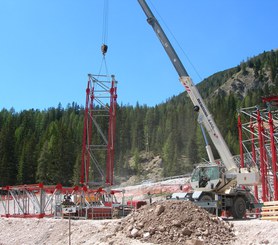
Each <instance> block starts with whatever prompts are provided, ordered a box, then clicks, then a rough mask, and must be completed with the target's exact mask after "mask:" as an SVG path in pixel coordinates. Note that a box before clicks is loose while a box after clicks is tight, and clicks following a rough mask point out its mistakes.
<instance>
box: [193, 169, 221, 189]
mask: <svg viewBox="0 0 278 245" xmlns="http://www.w3.org/2000/svg"><path fill="white" fill-rule="evenodd" d="M220 169H221V167H219V165H217V164H206V165H199V166H197V167H196V168H195V169H194V171H193V173H192V176H191V180H190V183H191V186H192V188H193V189H194V190H196V189H198V190H203V191H211V190H214V189H215V188H216V186H217V185H218V184H219V183H220V181H221V176H220V172H221V170H220Z"/></svg>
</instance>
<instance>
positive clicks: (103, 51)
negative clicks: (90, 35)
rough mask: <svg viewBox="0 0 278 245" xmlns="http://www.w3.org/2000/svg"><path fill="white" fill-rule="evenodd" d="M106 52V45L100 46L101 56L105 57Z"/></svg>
mask: <svg viewBox="0 0 278 245" xmlns="http://www.w3.org/2000/svg"><path fill="white" fill-rule="evenodd" d="M107 50H108V46H107V45H106V44H102V46H101V52H102V54H103V55H105V54H106V53H107Z"/></svg>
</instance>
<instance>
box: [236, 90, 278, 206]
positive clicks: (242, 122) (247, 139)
mask: <svg viewBox="0 0 278 245" xmlns="http://www.w3.org/2000/svg"><path fill="white" fill-rule="evenodd" d="M277 101H278V97H276V96H273V97H269V98H264V99H263V102H265V103H266V108H259V107H256V106H254V107H249V108H242V109H241V110H240V112H239V114H238V129H239V141H240V142H239V143H240V156H241V158H240V165H241V167H244V166H245V167H246V166H250V165H256V166H257V167H258V168H259V169H260V173H261V182H262V184H261V187H260V189H259V191H258V187H257V186H255V187H254V192H255V196H256V198H259V193H260V198H261V199H262V201H271V200H278V181H277V144H278V109H277V107H276V105H277ZM244 155H248V156H249V159H252V161H249V163H247V161H246V160H245V159H244Z"/></svg>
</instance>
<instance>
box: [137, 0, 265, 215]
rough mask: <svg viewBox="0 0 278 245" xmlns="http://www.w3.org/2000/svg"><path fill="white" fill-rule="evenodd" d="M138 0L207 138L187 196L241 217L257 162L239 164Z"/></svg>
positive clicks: (248, 200) (247, 205) (257, 179)
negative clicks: (203, 161)
mask: <svg viewBox="0 0 278 245" xmlns="http://www.w3.org/2000/svg"><path fill="white" fill-rule="evenodd" d="M138 2H139V4H140V6H141V7H142V9H143V11H144V12H145V14H146V16H147V22H148V23H149V24H150V25H151V26H152V28H153V30H154V32H155V33H156V35H157V37H158V39H159V40H160V42H161V44H162V46H163V48H164V49H165V51H166V53H167V55H168V57H169V58H170V60H171V62H172V64H173V65H174V67H175V69H176V71H177V73H178V75H179V80H180V82H181V83H182V85H183V86H184V87H185V90H186V91H187V93H188V95H189V97H190V99H191V101H192V103H193V105H194V111H196V112H197V113H198V122H199V124H200V126H201V129H202V132H203V136H204V138H205V142H206V151H207V154H208V158H209V164H203V165H199V166H197V167H196V168H195V170H194V171H193V174H192V176H191V186H192V188H193V189H194V191H193V192H190V193H188V194H187V195H186V198H187V199H189V200H192V201H196V202H200V203H203V202H205V203H208V204H209V205H210V203H213V202H214V200H216V203H217V206H216V207H215V206H214V208H210V210H216V209H220V211H228V212H230V213H231V215H232V216H233V217H234V218H242V217H243V216H244V215H245V213H246V209H247V208H251V207H252V205H253V201H254V200H253V198H252V195H251V193H250V190H249V189H248V188H246V187H245V186H248V185H255V184H258V183H259V182H260V176H259V171H258V170H257V168H256V166H254V167H250V168H238V167H237V165H236V163H235V162H234V160H233V156H232V154H231V152H230V150H229V148H228V146H227V144H226V142H225V140H224V138H223V137H222V135H221V133H220V131H219V129H218V127H217V125H216V123H215V122H214V120H213V117H212V115H211V114H210V112H209V110H208V108H207V106H206V105H205V103H204V101H203V99H202V97H201V95H200V93H199V91H198V89H197V88H196V86H195V85H194V83H193V81H192V80H191V78H190V77H189V75H188V73H187V71H186V69H185V68H184V66H183V64H182V62H181V60H180V58H179V57H178V55H177V53H176V51H175V49H174V48H173V46H172V44H171V43H170V41H169V39H168V38H167V36H166V34H165V33H164V31H163V29H162V28H161V26H160V24H159V22H158V21H157V19H156V18H155V16H154V15H153V13H152V11H151V10H150V8H149V6H148V5H147V3H146V1H145V0H138ZM204 128H205V129H206V131H207V133H208V135H209V137H210V138H211V141H212V143H213V144H214V146H215V148H216V150H217V151H218V153H219V156H220V158H221V160H222V163H223V165H224V166H221V165H219V164H217V163H216V161H215V159H214V156H213V153H212V150H211V147H210V145H209V144H208V140H207V138H206V134H205V132H204ZM219 200H220V201H219Z"/></svg>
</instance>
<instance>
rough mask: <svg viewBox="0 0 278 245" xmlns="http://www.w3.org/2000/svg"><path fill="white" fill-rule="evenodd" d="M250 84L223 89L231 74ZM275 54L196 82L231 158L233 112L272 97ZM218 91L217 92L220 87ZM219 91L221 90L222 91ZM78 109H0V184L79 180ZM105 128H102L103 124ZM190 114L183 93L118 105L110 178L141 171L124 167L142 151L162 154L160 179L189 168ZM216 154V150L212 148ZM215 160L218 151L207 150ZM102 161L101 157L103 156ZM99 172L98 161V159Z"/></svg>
mask: <svg viewBox="0 0 278 245" xmlns="http://www.w3.org/2000/svg"><path fill="white" fill-rule="evenodd" d="M251 71H252V74H253V75H252V76H254V79H253V80H254V81H253V83H252V86H251V87H250V88H249V89H248V91H244V93H243V90H242V88H241V87H238V88H235V89H234V90H225V89H223V88H224V87H223V86H222V85H224V84H225V83H226V81H227V80H228V79H230V78H233V77H234V76H235V74H239V73H240V74H242V75H243V76H246V77H248V75H250V72H251ZM277 73H278V51H270V52H264V53H262V54H260V55H258V56H256V57H253V58H248V59H247V61H244V62H241V63H240V65H238V66H237V67H234V68H231V69H228V70H225V71H221V72H218V73H216V74H214V75H212V76H210V77H209V78H207V79H205V80H204V81H202V82H201V83H200V84H198V86H197V87H198V89H199V91H200V93H201V95H202V96H203V98H204V99H205V102H206V104H207V105H208V108H209V110H210V112H211V114H212V115H213V116H214V119H215V121H216V123H217V125H218V127H219V129H220V131H221V133H222V135H223V136H224V138H225V140H226V142H227V144H228V146H229V148H230V150H231V152H232V154H238V153H239V147H238V130H237V109H239V108H242V107H248V106H254V105H260V106H264V105H263V104H262V102H261V98H262V97H264V96H270V95H277V94H278V75H277ZM221 86H222V87H221ZM220 87H221V88H222V89H221V88H220ZM83 120H84V108H83V107H81V106H79V105H77V104H76V103H74V102H73V103H71V104H68V105H67V106H66V107H65V108H64V107H62V105H61V104H59V105H58V106H57V107H56V108H48V109H45V110H36V109H29V110H23V111H20V112H17V111H15V110H14V109H13V108H11V109H6V108H2V109H1V111H0V186H6V185H19V184H34V183H39V182H42V183H44V184H46V185H48V184H57V183H61V184H62V185H64V186H72V185H76V184H78V183H79V180H80V164H81V151H82V134H83ZM104 127H105V126H104ZM204 145H205V143H204V139H203V136H202V134H201V130H200V127H199V125H198V123H197V114H196V112H194V110H193V104H192V102H191V101H190V99H189V98H188V96H187V94H186V92H184V93H182V94H180V95H178V96H175V97H172V98H169V99H168V100H167V101H166V102H165V103H161V104H159V105H156V106H154V107H149V106H147V105H140V104H139V103H137V104H136V105H135V106H127V105H118V106H117V121H116V143H115V147H116V148H115V164H114V165H115V168H114V171H115V175H117V176H130V175H140V171H141V168H142V166H140V161H136V165H135V167H134V166H133V167H131V166H130V165H129V164H128V162H129V159H130V158H131V157H137V158H138V156H139V153H140V152H142V151H148V152H151V153H152V154H155V155H160V156H161V157H162V160H163V161H162V167H163V173H164V176H174V175H180V174H183V173H187V172H189V171H191V170H192V168H193V164H196V163H199V162H202V161H203V160H204V159H207V157H206V152H205V147H204ZM214 151H215V150H214ZM214 153H215V154H216V156H217V152H214ZM102 157H103V159H104V158H105V157H104V156H102ZM102 167H103V169H105V161H103V166H102Z"/></svg>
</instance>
